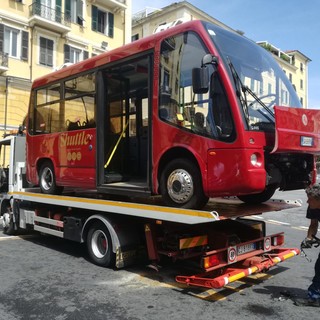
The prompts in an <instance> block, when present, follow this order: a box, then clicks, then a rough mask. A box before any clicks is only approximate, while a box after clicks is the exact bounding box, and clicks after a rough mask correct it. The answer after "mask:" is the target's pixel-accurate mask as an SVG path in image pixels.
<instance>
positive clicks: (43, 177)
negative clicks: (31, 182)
mask: <svg viewBox="0 0 320 320" xmlns="http://www.w3.org/2000/svg"><path fill="white" fill-rule="evenodd" d="M39 186H40V189H41V192H42V193H45V194H61V193H62V191H63V187H60V186H57V184H56V177H55V173H54V168H53V164H52V163H51V161H45V162H44V163H43V164H42V165H41V167H40V170H39Z"/></svg>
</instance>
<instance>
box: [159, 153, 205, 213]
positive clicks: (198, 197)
mask: <svg viewBox="0 0 320 320" xmlns="http://www.w3.org/2000/svg"><path fill="white" fill-rule="evenodd" d="M160 192H161V195H162V198H163V201H164V203H165V204H166V205H168V206H171V207H180V208H187V209H201V208H202V207H204V206H205V205H206V204H207V202H208V199H209V198H208V197H207V196H205V194H204V192H203V188H202V180H201V175H200V171H199V169H198V168H197V166H196V165H195V164H194V162H192V161H190V160H187V159H175V160H173V161H171V162H169V163H168V164H167V165H166V167H165V168H164V170H163V172H162V174H161V178H160Z"/></svg>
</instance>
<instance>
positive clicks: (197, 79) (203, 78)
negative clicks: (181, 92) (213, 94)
mask: <svg viewBox="0 0 320 320" xmlns="http://www.w3.org/2000/svg"><path fill="white" fill-rule="evenodd" d="M192 87H193V93H196V94H202V93H207V92H208V90H209V70H208V68H207V67H206V66H204V67H201V68H193V69H192Z"/></svg>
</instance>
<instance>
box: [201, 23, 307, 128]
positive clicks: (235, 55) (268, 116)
mask: <svg viewBox="0 0 320 320" xmlns="http://www.w3.org/2000/svg"><path fill="white" fill-rule="evenodd" d="M206 28H207V31H208V33H209V35H210V37H211V39H212V41H213V42H214V44H215V46H216V48H217V50H218V52H219V53H220V56H221V58H222V60H223V63H225V64H226V65H227V68H226V69H227V70H229V72H230V75H231V78H233V79H234V83H235V87H236V90H237V93H238V96H239V100H240V103H241V108H242V110H243V113H244V116H245V119H246V122H247V125H248V129H249V130H262V131H268V129H273V123H274V117H273V107H274V106H275V105H277V106H288V107H297V108H301V107H302V106H301V103H300V101H299V98H298V96H297V94H296V92H295V90H294V89H293V86H292V84H291V83H290V81H289V79H288V78H287V76H286V75H285V73H284V72H283V70H282V69H281V67H280V66H279V65H278V63H277V62H276V60H275V59H274V58H273V57H272V55H271V54H270V53H269V52H268V51H267V50H265V49H264V48H262V47H260V46H259V45H257V44H255V43H254V42H253V41H251V40H249V39H247V38H245V37H244V36H240V35H238V34H236V33H232V32H230V31H227V30H224V29H222V28H220V27H217V26H215V25H212V24H209V23H208V24H206ZM270 111H271V112H270Z"/></svg>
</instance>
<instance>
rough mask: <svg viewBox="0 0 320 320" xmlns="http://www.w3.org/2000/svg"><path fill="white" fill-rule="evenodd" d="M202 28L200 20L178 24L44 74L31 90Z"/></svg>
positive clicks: (35, 81)
mask: <svg viewBox="0 0 320 320" xmlns="http://www.w3.org/2000/svg"><path fill="white" fill-rule="evenodd" d="M202 27H203V25H202V21H200V20H193V21H189V22H185V23H182V24H179V25H177V26H175V27H172V28H169V29H166V30H164V31H161V32H159V33H156V34H152V35H150V36H148V37H145V38H142V39H139V40H136V41H134V42H131V43H129V44H126V45H123V46H121V47H119V48H116V49H113V50H110V51H108V52H104V53H101V54H99V55H97V56H95V57H92V58H89V59H86V60H83V61H80V62H78V63H75V64H73V65H70V66H68V67H65V68H62V69H60V70H58V71H54V72H51V73H49V74H46V75H44V76H42V77H40V78H37V79H35V80H34V81H33V85H32V88H38V87H41V86H44V85H47V84H49V83H54V82H56V81H59V80H60V79H64V78H68V77H70V76H72V75H76V74H79V73H82V72H86V71H90V70H93V69H95V68H98V67H100V66H103V65H105V64H108V63H110V62H114V61H118V60H119V59H123V58H126V57H129V56H132V55H135V54H138V53H140V52H142V51H147V50H150V49H152V48H154V47H155V43H156V42H157V41H159V39H162V38H166V37H168V36H170V35H171V34H173V33H174V34H176V33H177V32H184V31H187V30H190V29H192V30H197V29H198V30H199V29H201V28H202Z"/></svg>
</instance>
